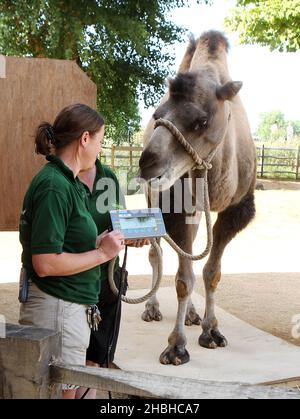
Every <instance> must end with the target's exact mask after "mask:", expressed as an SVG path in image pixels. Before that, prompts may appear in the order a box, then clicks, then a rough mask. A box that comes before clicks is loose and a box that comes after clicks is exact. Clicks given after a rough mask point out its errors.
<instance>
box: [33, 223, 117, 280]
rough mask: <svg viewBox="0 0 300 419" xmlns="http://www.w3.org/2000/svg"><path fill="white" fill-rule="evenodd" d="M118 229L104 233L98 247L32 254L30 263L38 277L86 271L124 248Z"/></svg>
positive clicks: (109, 258)
mask: <svg viewBox="0 0 300 419" xmlns="http://www.w3.org/2000/svg"><path fill="white" fill-rule="evenodd" d="M123 243H124V237H123V235H122V234H121V233H120V232H118V231H112V232H111V233H108V234H106V235H105V236H104V237H103V238H102V240H101V245H100V247H99V248H98V249H95V250H90V251H89V252H84V253H59V254H56V253H47V254H38V255H32V265H33V269H34V270H35V272H36V273H37V274H38V276H39V277H41V278H43V277H46V276H67V275H75V274H77V273H80V272H84V271H87V270H89V269H92V268H94V267H95V266H98V265H101V264H102V263H105V262H107V261H109V260H111V259H113V258H114V257H115V256H117V254H118V253H119V252H120V251H121V250H122V249H123V248H124V244H123Z"/></svg>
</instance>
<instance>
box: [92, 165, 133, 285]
mask: <svg viewBox="0 0 300 419" xmlns="http://www.w3.org/2000/svg"><path fill="white" fill-rule="evenodd" d="M86 191H87V194H88V197H89V209H90V213H91V215H92V217H93V219H94V221H95V224H96V225H97V229H98V234H101V233H103V232H104V231H105V230H107V229H108V228H109V227H110V225H111V222H110V215H109V211H111V210H116V209H124V208H126V205H125V198H124V195H123V193H122V191H121V189H120V185H119V182H118V179H117V177H116V175H115V173H114V172H113V171H112V170H111V169H110V168H109V167H107V166H105V165H103V164H101V163H100V161H99V160H97V161H96V177H95V181H94V185H93V191H92V192H90V190H89V189H88V187H86ZM108 265H109V262H107V263H104V264H102V265H101V266H100V275H101V280H107V278H108ZM118 266H119V259H117V261H116V263H115V270H116V269H117V268H118Z"/></svg>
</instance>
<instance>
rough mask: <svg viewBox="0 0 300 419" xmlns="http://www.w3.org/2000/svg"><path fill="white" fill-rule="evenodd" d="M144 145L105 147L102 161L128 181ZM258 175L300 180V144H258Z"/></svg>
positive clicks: (136, 168) (134, 171)
mask: <svg viewBox="0 0 300 419" xmlns="http://www.w3.org/2000/svg"><path fill="white" fill-rule="evenodd" d="M142 150H143V148H142V147H116V146H112V147H103V151H102V154H101V161H102V162H103V163H105V164H107V165H108V166H110V167H111V168H112V169H113V170H114V171H115V172H116V173H117V175H118V177H119V179H121V178H122V179H123V180H124V178H126V180H127V183H128V181H129V180H130V179H131V178H133V177H134V176H136V175H137V173H138V167H139V165H138V162H139V158H140V155H141V153H142ZM256 150H257V176H258V177H259V178H271V179H272V178H273V179H277V178H282V179H291V180H300V146H299V147H298V148H272V147H266V146H265V145H262V146H257V147H256Z"/></svg>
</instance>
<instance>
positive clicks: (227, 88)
mask: <svg viewBox="0 0 300 419" xmlns="http://www.w3.org/2000/svg"><path fill="white" fill-rule="evenodd" d="M242 86H243V83H242V82H241V81H229V82H227V83H225V84H223V86H220V87H218V88H217V98H218V99H220V100H231V99H232V98H233V97H234V96H235V95H237V94H238V92H239V91H240V89H241V87H242Z"/></svg>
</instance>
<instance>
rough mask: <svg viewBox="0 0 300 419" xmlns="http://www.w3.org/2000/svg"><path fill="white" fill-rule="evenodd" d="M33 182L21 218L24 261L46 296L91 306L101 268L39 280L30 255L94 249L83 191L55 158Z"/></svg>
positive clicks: (95, 299)
mask: <svg viewBox="0 0 300 419" xmlns="http://www.w3.org/2000/svg"><path fill="white" fill-rule="evenodd" d="M47 160H49V163H47V164H46V165H45V166H44V167H43V168H42V169H41V170H40V172H39V173H37V175H36V176H35V177H34V178H33V180H32V182H31V184H30V186H29V189H28V190H27V193H26V195H25V198H24V203H23V208H22V213H21V218H20V242H21V244H22V247H23V253H22V263H23V266H24V267H25V268H26V269H27V270H28V272H29V275H30V278H31V279H32V281H33V282H34V283H35V284H36V285H37V286H38V287H39V288H40V289H41V290H42V291H44V292H45V293H47V294H50V295H52V296H54V297H57V298H60V299H63V300H66V301H70V302H74V303H78V304H95V303H97V302H98V295H99V291H100V279H99V275H100V273H99V272H100V268H99V267H95V268H93V269H89V270H87V271H84V272H81V273H78V274H75V275H67V276H52V277H50V276H49V277H44V278H40V277H39V276H38V275H37V273H36V272H35V271H34V269H33V266H32V255H36V254H47V253H64V252H65V253H83V252H88V251H90V250H94V249H95V248H96V237H97V226H96V224H95V223H94V220H93V218H92V216H91V214H90V212H89V202H88V197H87V194H86V190H85V188H84V186H83V184H82V183H81V182H80V180H79V179H78V178H74V174H73V172H72V171H71V170H70V169H69V168H68V167H67V166H66V165H65V164H64V163H63V162H62V161H61V160H60V159H59V158H58V157H56V156H48V157H47Z"/></svg>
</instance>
